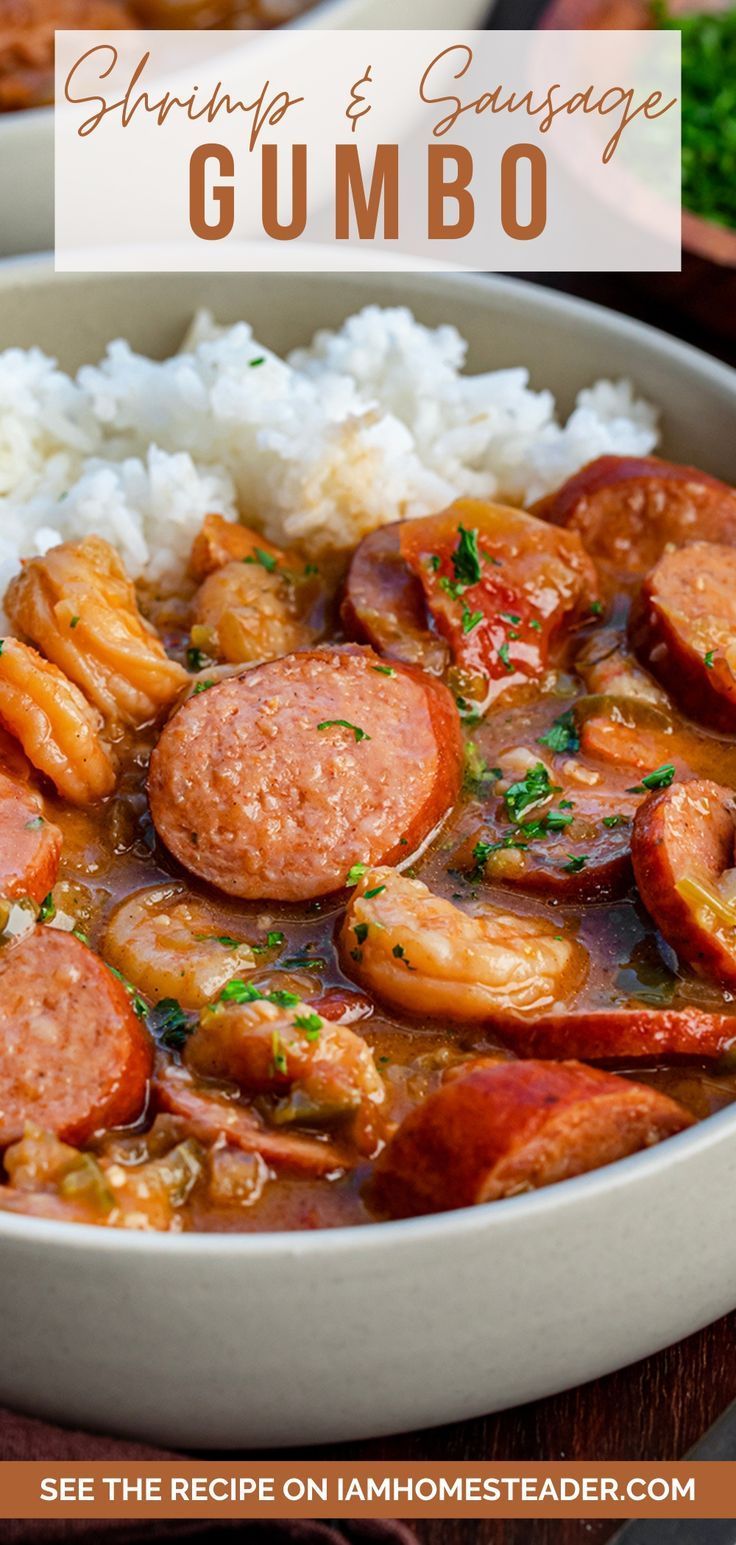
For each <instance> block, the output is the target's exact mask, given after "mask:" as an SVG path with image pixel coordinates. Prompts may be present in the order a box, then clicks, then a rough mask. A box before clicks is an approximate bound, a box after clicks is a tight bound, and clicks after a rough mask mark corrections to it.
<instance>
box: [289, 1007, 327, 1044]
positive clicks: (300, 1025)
mask: <svg viewBox="0 0 736 1545" xmlns="http://www.w3.org/2000/svg"><path fill="white" fill-rule="evenodd" d="M294 1028H295V1030H303V1031H304V1034H305V1036H306V1038H307V1040H308V1041H316V1040H317V1039H318V1037H319V1034H320V1031H321V1029H322V1020H321V1019H320V1017H319V1014H297V1016H296V1019H295V1020H294Z"/></svg>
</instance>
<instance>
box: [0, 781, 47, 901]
mask: <svg viewBox="0 0 736 1545" xmlns="http://www.w3.org/2000/svg"><path fill="white" fill-rule="evenodd" d="M61 843H62V837H61V832H60V831H59V828H58V826H54V825H52V823H51V822H50V821H47V820H46V817H45V816H44V814H43V802H42V800H41V799H40V798H39V796H38V795H37V794H34V792H33V790H32V789H31V788H30V787H29V785H28V784H21V783H17V782H16V780H15V779H14V778H8V777H6V775H5V773H2V772H0V897H2V898H3V899H4V900H6V901H16V900H20V899H21V898H22V897H24V896H29V897H30V898H31V901H35V902H37V903H38V904H40V903H41V902H42V901H43V899H44V897H45V896H47V895H48V893H49V891H50V890H51V887H52V885H53V884H54V882H55V880H56V876H57V874H58V870H59V858H60V856H61Z"/></svg>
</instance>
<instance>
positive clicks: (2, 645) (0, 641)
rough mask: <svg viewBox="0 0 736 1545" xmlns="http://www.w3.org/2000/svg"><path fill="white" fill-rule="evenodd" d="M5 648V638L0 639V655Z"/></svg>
mask: <svg viewBox="0 0 736 1545" xmlns="http://www.w3.org/2000/svg"><path fill="white" fill-rule="evenodd" d="M4 648H5V639H4V638H0V654H2V652H3V649H4Z"/></svg>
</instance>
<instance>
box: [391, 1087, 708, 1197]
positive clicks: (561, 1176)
mask: <svg viewBox="0 0 736 1545" xmlns="http://www.w3.org/2000/svg"><path fill="white" fill-rule="evenodd" d="M692 1124H693V1117H692V1116H691V1115H690V1114H689V1113H688V1112H687V1111H686V1110H684V1109H683V1108H682V1107H681V1106H680V1105H677V1104H675V1102H674V1100H670V1099H668V1098H667V1097H666V1096H665V1095H662V1094H659V1093H658V1092H657V1091H655V1090H653V1089H649V1088H646V1087H644V1086H643V1085H641V1084H634V1083H629V1082H628V1081H627V1080H626V1079H623V1078H617V1077H616V1076H615V1075H613V1074H611V1073H603V1072H600V1071H599V1070H598V1069H595V1068H586V1067H583V1066H582V1065H581V1064H580V1063H579V1062H562V1063H559V1062H494V1063H493V1064H492V1065H490V1066H483V1065H478V1064H476V1065H475V1067H474V1068H473V1070H472V1071H471V1072H470V1073H468V1074H467V1075H466V1076H465V1077H462V1076H461V1077H458V1078H455V1079H453V1080H452V1081H451V1082H449V1083H445V1084H443V1086H442V1088H441V1089H439V1090H437V1091H436V1093H435V1094H432V1095H430V1096H429V1098H428V1099H427V1100H425V1101H424V1104H423V1105H420V1106H418V1107H417V1109H416V1110H414V1111H412V1112H411V1114H410V1115H409V1116H407V1117H406V1119H405V1120H404V1121H403V1122H402V1125H401V1126H400V1127H399V1129H398V1132H397V1133H396V1134H395V1136H394V1137H393V1138H392V1139H391V1141H390V1142H389V1144H388V1146H387V1147H386V1148H385V1149H384V1151H383V1153H382V1154H381V1156H380V1158H379V1159H378V1162H377V1164H376V1169H375V1178H374V1189H373V1193H372V1200H373V1202H374V1204H375V1205H376V1206H377V1208H378V1209H379V1210H380V1211H382V1212H385V1213H388V1214H389V1215H390V1216H392V1217H407V1216H411V1215H412V1214H415V1213H427V1212H447V1211H449V1210H451V1209H452V1208H455V1207H470V1206H474V1205H476V1204H477V1203H479V1202H493V1201H497V1200H499V1199H500V1198H501V1197H507V1196H516V1195H518V1194H519V1193H520V1192H523V1191H536V1190H538V1189H539V1188H540V1187H542V1186H548V1185H552V1184H554V1183H555V1182H556V1181H558V1180H567V1179H569V1178H570V1177H571V1176H572V1175H582V1174H584V1173H585V1172H586V1171H588V1170H593V1169H598V1168H600V1166H601V1165H604V1164H612V1163H613V1162H614V1161H615V1160H617V1159H622V1158H624V1157H625V1156H626V1155H627V1154H630V1153H636V1152H637V1151H638V1150H639V1149H641V1148H648V1147H650V1146H651V1145H652V1144H654V1143H658V1142H660V1141H661V1139H662V1138H665V1137H671V1136H672V1135H673V1134H674V1133H675V1132H681V1131H682V1130H683V1129H684V1128H685V1127H689V1126H692Z"/></svg>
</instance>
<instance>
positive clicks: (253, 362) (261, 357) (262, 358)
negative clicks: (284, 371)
mask: <svg viewBox="0 0 736 1545" xmlns="http://www.w3.org/2000/svg"><path fill="white" fill-rule="evenodd" d="M265 363H266V356H265V354H259V355H258V358H257V359H249V360H248V364H249V365H250V368H251V370H255V368H256V365H265Z"/></svg>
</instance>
